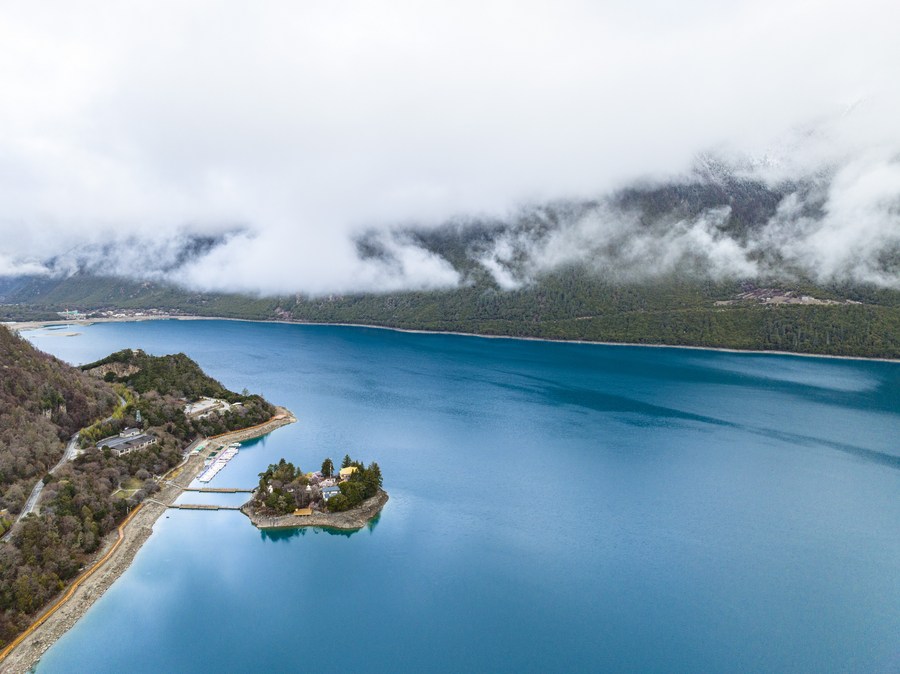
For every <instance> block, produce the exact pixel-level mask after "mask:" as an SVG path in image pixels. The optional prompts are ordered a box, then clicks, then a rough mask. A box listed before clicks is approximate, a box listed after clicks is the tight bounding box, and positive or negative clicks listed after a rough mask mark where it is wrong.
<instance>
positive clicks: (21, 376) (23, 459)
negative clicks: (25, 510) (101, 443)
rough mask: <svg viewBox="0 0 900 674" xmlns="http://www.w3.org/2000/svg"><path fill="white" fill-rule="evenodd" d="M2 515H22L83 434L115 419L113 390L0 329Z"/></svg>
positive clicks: (0, 490)
mask: <svg viewBox="0 0 900 674" xmlns="http://www.w3.org/2000/svg"><path fill="white" fill-rule="evenodd" d="M0 367H2V369H0V510H3V509H8V510H9V511H10V512H11V513H13V514H17V513H18V512H19V511H20V509H21V507H22V506H23V505H24V503H25V499H26V498H27V496H28V493H29V492H30V491H31V489H32V487H33V486H34V484H35V482H37V480H39V479H41V478H42V477H43V476H44V475H45V474H46V473H47V471H48V470H50V468H52V467H53V466H54V465H55V464H56V463H57V462H58V461H59V459H60V458H61V457H62V455H63V452H64V450H65V442H66V441H67V440H68V438H69V437H71V436H72V435H74V434H75V433H76V432H77V431H78V429H79V428H81V427H82V426H85V425H88V424H90V423H91V422H92V421H93V420H94V419H97V418H99V417H103V416H105V415H108V414H110V413H111V412H112V411H113V409H115V406H116V395H115V392H114V391H112V390H111V388H110V387H109V386H107V385H105V384H104V383H103V382H99V381H97V380H96V379H94V378H93V377H89V376H87V375H85V374H82V373H81V372H78V371H77V370H74V369H73V368H71V367H69V366H68V365H66V364H65V363H63V362H61V361H59V360H57V359H56V358H54V357H52V356H49V355H47V354H45V353H42V352H40V351H38V350H37V349H35V348H34V347H33V346H31V344H29V343H28V342H26V341H25V340H24V339H22V338H20V337H19V336H18V335H15V334H13V333H11V332H10V331H9V330H7V329H6V328H5V327H2V326H0Z"/></svg>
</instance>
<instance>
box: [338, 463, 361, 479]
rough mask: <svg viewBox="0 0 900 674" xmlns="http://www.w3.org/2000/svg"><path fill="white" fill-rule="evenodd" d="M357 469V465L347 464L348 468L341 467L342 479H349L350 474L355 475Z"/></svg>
mask: <svg viewBox="0 0 900 674" xmlns="http://www.w3.org/2000/svg"><path fill="white" fill-rule="evenodd" d="M356 470H357V468H356V466H347V467H346V468H341V473H340V475H341V479H342V480H349V479H350V476H351V475H353V473H355V472H356Z"/></svg>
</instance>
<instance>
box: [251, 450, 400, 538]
mask: <svg viewBox="0 0 900 674" xmlns="http://www.w3.org/2000/svg"><path fill="white" fill-rule="evenodd" d="M382 483H383V479H382V475H381V468H380V467H379V466H378V464H377V463H375V462H374V461H373V462H371V463H370V464H369V465H368V466H366V465H364V464H363V463H361V462H359V461H355V460H353V459H351V458H350V455H349V454H347V455H345V456H344V459H343V461H342V462H341V466H340V469H337V470H336V469H335V467H334V463H333V462H332V460H331V459H330V458H327V459H325V460H324V461H323V462H322V467H321V469H320V470H317V471H314V472H309V473H304V472H303V471H302V470H301V469H300V468H299V467H295V466H294V464H293V463H291V462H289V461H286V460H285V459H281V460H280V461H279V462H278V463H276V464H272V465H270V466H269V467H268V468H267V469H266V470H265V471H263V472H262V473H260V474H259V485H258V487H257V489H256V490H255V491H254V493H253V496H252V497H251V499H250V501H248V502H247V504H246V505H245V506H244V508H243V511H244V513H245V514H246V515H247V516H248V517H250V520H251V521H252V522H253V523H254V524H255V525H256V526H258V527H260V528H279V527H297V526H324V527H334V528H338V529H359V528H361V527H362V526H364V525H365V524H366V522H368V521H369V520H371V519H372V518H373V517H375V516H376V515H377V514H378V513H379V512H381V509H382V508H383V507H384V505H385V503H387V500H388V495H387V493H386V492H385V491H384V490H383V489H382Z"/></svg>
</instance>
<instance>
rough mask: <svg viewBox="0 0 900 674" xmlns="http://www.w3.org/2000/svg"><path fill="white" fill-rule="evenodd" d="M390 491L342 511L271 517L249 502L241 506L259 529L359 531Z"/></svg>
mask: <svg viewBox="0 0 900 674" xmlns="http://www.w3.org/2000/svg"><path fill="white" fill-rule="evenodd" d="M389 498H390V497H389V496H388V493H387V492H386V491H384V490H383V489H379V490H378V493H377V494H375V496H372V497H371V498H368V499H366V500H365V501H363V502H362V503H360V504H359V506H358V507H356V508H353V509H352V510H347V511H344V512H340V513H313V514H312V515H281V516H275V517H270V516H267V515H259V514H257V513H255V512H253V511H252V510H251V509H250V503H249V502H247V503H245V504H244V505H243V506H241V512H242V513H244V514H245V515H246V516H247V517H248V518H249V519H250V521H251V522H252V523H253V526H255V527H256V528H257V529H260V530H262V531H265V530H267V529H298V528H301V527H322V528H325V529H340V530H342V531H358V530H360V529H362V528H363V527H364V526H366V525H367V524H368V523H369V522H371V521H372V519H374V518H375V517H377V516H378V515H379V514H380V513H381V511H382V509H383V508H384V506H385V505H386V504H387V502H388V499H389Z"/></svg>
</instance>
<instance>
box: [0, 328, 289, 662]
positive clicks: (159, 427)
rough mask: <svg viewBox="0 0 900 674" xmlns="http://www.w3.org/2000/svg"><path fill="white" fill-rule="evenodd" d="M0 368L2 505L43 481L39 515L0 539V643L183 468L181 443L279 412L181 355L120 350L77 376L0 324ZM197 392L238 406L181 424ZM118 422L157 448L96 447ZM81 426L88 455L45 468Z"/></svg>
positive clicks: (15, 504)
mask: <svg viewBox="0 0 900 674" xmlns="http://www.w3.org/2000/svg"><path fill="white" fill-rule="evenodd" d="M104 366H105V367H106V370H105V372H104V371H103V368H104ZM0 367H2V369H3V376H2V377H0V396H2V398H0V400H2V407H0V471H2V472H0V479H2V480H3V482H2V485H3V492H2V494H3V502H4V504H5V505H4V507H6V508H8V509H9V510H10V511H12V512H13V513H15V512H18V509H19V508H20V507H21V504H22V502H23V501H24V499H25V496H26V495H27V493H28V492H30V491H31V488H32V487H33V485H34V484H35V483H36V482H37V481H38V480H39V479H43V481H44V489H43V493H42V498H41V501H40V504H39V505H40V508H39V512H38V513H37V514H30V515H28V516H26V517H24V518H23V519H22V521H21V522H20V523H19V524H18V525H17V526H16V527H15V528H14V529H13V530H12V531H11V532H9V533H8V535H7V536H5V537H4V538H3V540H2V541H0V647H2V646H3V645H4V644H6V643H8V642H9V641H10V639H12V638H13V637H14V636H15V634H16V633H18V632H19V631H21V630H22V629H23V628H24V627H25V626H26V625H27V624H28V622H29V620H30V619H31V617H32V615H33V614H34V613H35V612H36V611H38V610H39V609H40V608H41V607H43V606H44V605H45V604H46V603H47V602H48V601H50V600H51V599H52V598H53V597H55V596H56V595H58V594H59V592H60V591H62V589H63V588H64V587H65V586H66V584H67V583H68V582H69V581H70V580H72V579H73V578H74V577H75V576H76V575H77V574H78V573H79V571H80V569H81V568H82V566H83V565H84V564H86V563H87V562H88V561H89V560H90V558H91V556H92V555H93V554H94V553H96V552H97V550H98V549H99V547H100V545H101V543H102V540H103V537H104V536H105V535H106V534H109V533H110V532H112V531H113V530H114V529H115V527H116V526H117V525H118V524H119V523H120V522H121V521H122V520H123V519H124V517H125V516H126V515H127V513H128V511H129V510H130V509H131V508H133V507H134V506H135V505H136V504H137V503H139V502H140V501H141V500H142V499H143V498H145V497H146V496H147V495H149V494H152V493H153V492H155V491H156V490H157V489H158V486H157V482H156V479H155V477H156V476H160V475H162V474H164V473H165V472H166V471H168V470H169V469H170V468H172V467H174V466H175V465H177V464H178V463H179V462H180V461H181V460H182V458H183V450H184V448H185V445H186V444H187V443H188V441H190V440H192V439H193V438H195V437H197V436H199V435H212V434H215V433H220V432H224V431H225V430H232V429H235V428H242V427H245V426H251V425H254V424H256V423H260V422H262V421H265V420H267V419H269V418H270V417H271V415H272V413H273V412H274V408H273V407H272V406H271V405H270V404H269V403H268V402H267V401H265V400H264V399H262V398H261V397H259V396H251V395H242V394H237V393H234V392H232V391H229V390H228V389H226V388H224V387H223V386H222V385H221V384H220V383H219V382H217V381H216V380H214V379H212V378H210V377H208V376H207V375H206V374H205V373H204V372H203V371H202V370H201V369H200V368H199V366H197V364H196V363H194V362H193V361H192V360H190V359H189V358H187V357H186V356H184V355H183V354H178V355H174V356H161V357H155V356H149V355H147V354H145V353H143V352H140V351H134V352H132V351H123V352H119V353H116V354H113V355H112V356H110V357H109V358H105V359H103V360H102V361H99V364H98V363H92V364H91V365H89V366H87V367H86V368H85V370H87V371H82V370H80V369H76V368H72V367H70V366H68V365H66V364H65V363H62V362H60V361H58V360H56V359H55V358H52V357H51V356H48V355H46V354H44V353H41V352H39V351H37V350H36V349H34V347H32V346H31V345H30V344H29V343H28V342H26V341H25V340H23V339H21V338H19V337H18V336H15V335H13V334H11V333H10V332H9V331H7V330H6V329H5V328H0ZM117 371H118V372H121V373H122V376H121V377H119V376H117V375H116V372H117ZM110 373H112V376H110ZM200 395H215V396H216V397H221V398H223V399H227V400H229V401H232V402H236V403H240V405H237V406H233V407H232V408H231V410H230V411H227V412H224V413H223V414H210V415H209V416H208V417H207V418H205V419H196V418H195V419H188V418H187V417H186V416H185V414H184V411H183V407H184V404H185V398H188V399H191V400H193V399H194V398H196V397H198V396H200ZM138 412H140V419H138V415H137V413H138ZM125 426H142V427H143V429H144V431H145V432H149V433H152V434H153V435H155V436H156V437H157V439H158V442H157V443H156V444H154V445H151V446H149V447H147V448H145V449H142V450H139V451H134V452H131V453H129V454H125V455H123V456H115V455H114V453H113V452H111V451H110V450H109V449H108V448H104V449H103V450H99V449H96V448H95V447H94V441H96V440H98V439H100V438H101V437H105V436H106V435H111V434H115V433H117V432H119V431H120V430H121V429H122V428H124V427H125ZM79 430H80V432H81V436H82V438H83V440H84V442H83V443H82V445H83V447H84V448H85V449H84V451H83V452H82V453H81V455H80V456H78V457H77V458H75V459H74V460H72V461H69V462H67V463H65V464H63V465H62V466H60V467H59V468H58V469H57V470H55V471H53V472H52V473H50V472H48V471H49V470H50V469H51V468H52V467H53V466H54V465H55V464H56V463H57V462H58V461H59V459H60V458H61V457H62V455H63V441H64V440H67V439H68V438H69V437H70V436H72V435H73V434H74V433H76V432H79Z"/></svg>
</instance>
